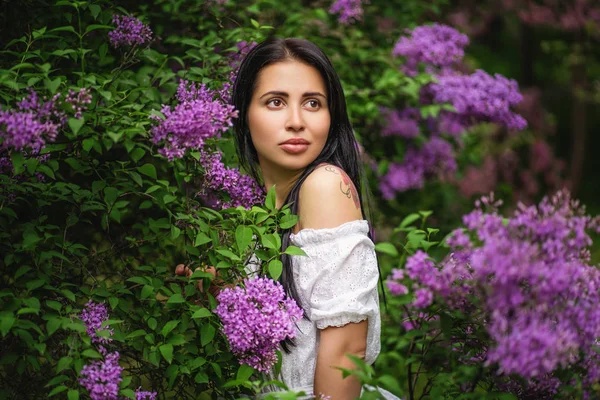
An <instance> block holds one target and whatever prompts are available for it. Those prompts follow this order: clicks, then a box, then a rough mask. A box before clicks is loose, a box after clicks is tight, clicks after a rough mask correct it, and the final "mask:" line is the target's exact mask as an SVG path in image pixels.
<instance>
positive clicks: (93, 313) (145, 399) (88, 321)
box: [79, 299, 157, 400]
mask: <svg viewBox="0 0 600 400" xmlns="http://www.w3.org/2000/svg"><path fill="white" fill-rule="evenodd" d="M79 318H80V319H81V320H82V321H83V322H84V324H85V326H86V333H87V334H88V335H89V336H90V337H91V339H92V343H100V344H99V345H98V351H99V352H100V354H102V356H103V357H104V359H103V360H101V361H92V362H91V363H90V364H86V365H84V366H83V368H82V370H81V372H80V375H81V378H79V383H80V384H81V385H82V386H83V387H84V388H86V389H87V390H88V392H89V393H90V398H91V399H92V400H117V399H118V394H119V384H120V383H121V381H122V380H123V378H122V377H121V372H123V368H122V367H121V366H120V365H119V358H120V355H119V352H117V351H114V352H109V351H108V350H107V349H106V348H105V347H104V346H103V345H104V344H107V343H110V342H111V341H112V338H105V337H100V336H98V335H97V332H98V330H99V329H100V328H101V327H102V322H104V321H106V320H108V309H107V308H106V305H105V304H103V303H96V302H94V301H93V300H91V299H90V300H89V301H88V302H87V303H86V305H85V306H84V308H83V310H82V311H81V314H80V315H79ZM105 329H107V328H105ZM107 330H108V331H109V332H110V334H111V335H112V334H113V333H114V332H113V331H112V330H111V329H107ZM135 395H136V400H155V399H156V396H157V393H156V392H143V391H141V388H138V389H137V391H136V394H135Z"/></svg>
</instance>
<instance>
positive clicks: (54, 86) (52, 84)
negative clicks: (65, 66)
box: [44, 27, 73, 94]
mask: <svg viewBox="0 0 600 400" xmlns="http://www.w3.org/2000/svg"><path fill="white" fill-rule="evenodd" d="M71 28H73V27H71ZM60 83H61V79H60V78H56V79H54V80H50V79H44V86H46V89H48V91H50V93H52V94H55V93H56V91H57V90H58V87H59V86H60Z"/></svg>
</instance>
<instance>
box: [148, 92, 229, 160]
mask: <svg viewBox="0 0 600 400" xmlns="http://www.w3.org/2000/svg"><path fill="white" fill-rule="evenodd" d="M176 97H177V100H178V101H179V104H178V105H176V106H175V108H174V109H171V107H170V106H168V105H164V106H163V108H162V110H161V111H162V113H163V114H164V115H165V118H164V119H162V118H160V117H158V116H153V119H154V120H155V121H157V122H158V125H156V126H154V127H153V128H152V141H153V142H154V144H156V145H160V146H162V147H161V148H160V149H159V153H160V154H161V155H163V156H165V157H167V158H168V159H169V160H170V161H172V160H173V159H175V158H181V157H183V155H184V154H185V152H186V151H187V150H188V149H193V150H201V149H203V148H204V144H205V142H206V139H209V138H214V137H218V136H219V135H220V134H221V133H223V132H225V131H226V130H227V129H228V128H229V127H231V126H232V119H233V118H235V117H237V111H236V110H235V108H234V107H233V106H232V105H230V104H226V103H224V102H223V101H221V100H220V99H217V97H218V93H217V92H216V91H214V90H211V89H209V88H207V87H206V85H204V84H201V85H198V84H196V83H194V82H191V83H189V82H187V81H185V80H182V81H181V82H180V84H179V89H178V90H177V96H176Z"/></svg>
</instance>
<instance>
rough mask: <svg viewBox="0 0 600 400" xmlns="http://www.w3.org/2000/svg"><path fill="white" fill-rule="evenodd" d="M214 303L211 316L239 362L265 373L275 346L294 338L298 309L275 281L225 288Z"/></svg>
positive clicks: (254, 280)
mask: <svg viewBox="0 0 600 400" xmlns="http://www.w3.org/2000/svg"><path fill="white" fill-rule="evenodd" d="M217 300H218V301H219V305H218V306H217V308H216V309H215V314H217V315H218V316H219V317H220V318H221V322H222V324H223V327H222V331H223V333H224V334H225V336H226V337H227V340H228V341H229V345H230V347H231V352H232V353H233V354H235V355H236V356H237V357H238V360H239V361H240V363H243V364H248V365H249V366H251V367H253V368H255V369H257V370H259V371H262V372H267V371H268V370H269V369H270V368H271V367H272V366H273V365H274V364H275V362H276V361H277V354H276V351H277V350H278V348H279V343H280V342H281V341H282V340H285V339H286V338H290V339H291V338H293V337H294V336H295V334H296V332H295V325H294V323H295V322H296V321H298V320H299V319H301V318H302V315H303V311H302V309H301V308H300V307H298V305H297V304H296V302H295V301H294V300H293V299H292V298H289V297H287V296H286V294H285V291H284V289H283V286H281V284H280V283H279V282H275V281H273V280H272V279H268V278H250V279H245V280H244V285H243V287H240V286H237V287H234V288H226V289H224V290H222V291H221V292H220V293H219V295H218V296H217Z"/></svg>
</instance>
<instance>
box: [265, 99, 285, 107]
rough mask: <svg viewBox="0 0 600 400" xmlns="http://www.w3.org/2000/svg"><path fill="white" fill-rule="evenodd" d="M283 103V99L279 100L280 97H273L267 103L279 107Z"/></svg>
mask: <svg viewBox="0 0 600 400" xmlns="http://www.w3.org/2000/svg"><path fill="white" fill-rule="evenodd" d="M281 104H282V101H281V100H279V99H271V100H269V102H268V103H267V105H273V106H275V107H279V106H281Z"/></svg>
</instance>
